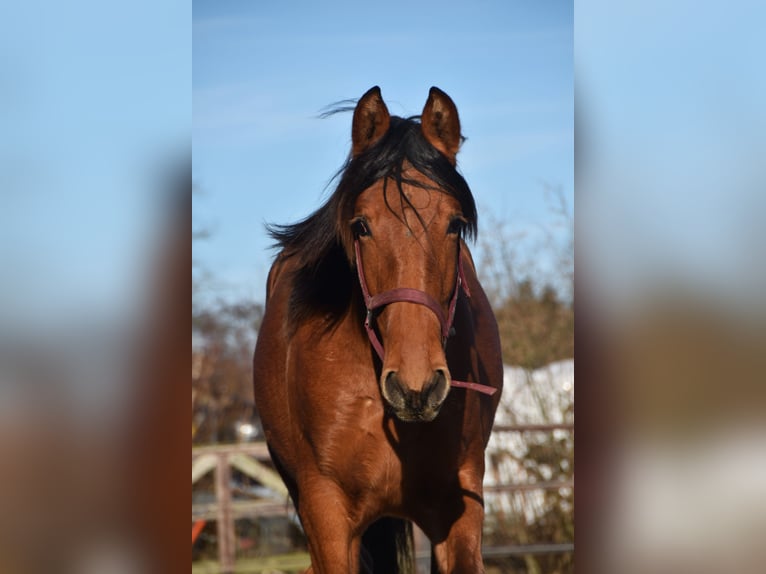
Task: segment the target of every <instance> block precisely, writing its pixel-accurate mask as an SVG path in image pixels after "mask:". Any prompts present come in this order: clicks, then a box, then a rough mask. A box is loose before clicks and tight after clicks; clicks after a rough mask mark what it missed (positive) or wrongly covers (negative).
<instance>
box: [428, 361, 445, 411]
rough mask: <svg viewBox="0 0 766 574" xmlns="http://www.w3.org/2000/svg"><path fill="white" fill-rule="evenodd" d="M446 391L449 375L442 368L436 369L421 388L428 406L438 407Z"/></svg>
mask: <svg viewBox="0 0 766 574" xmlns="http://www.w3.org/2000/svg"><path fill="white" fill-rule="evenodd" d="M448 392H449V377H448V375H447V373H446V372H445V371H444V370H443V369H437V370H436V371H434V374H433V376H432V377H431V380H430V381H429V382H428V384H427V385H426V387H425V388H424V389H423V398H424V399H425V403H426V404H427V405H429V406H430V407H438V406H439V405H441V404H442V402H444V399H445V398H446V397H447V393H448Z"/></svg>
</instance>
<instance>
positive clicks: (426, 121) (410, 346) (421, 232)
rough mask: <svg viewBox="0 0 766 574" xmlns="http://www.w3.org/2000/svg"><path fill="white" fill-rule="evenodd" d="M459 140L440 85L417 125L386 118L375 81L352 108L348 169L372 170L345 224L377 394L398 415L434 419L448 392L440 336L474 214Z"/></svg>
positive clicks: (453, 111)
mask: <svg viewBox="0 0 766 574" xmlns="http://www.w3.org/2000/svg"><path fill="white" fill-rule="evenodd" d="M461 139H462V138H461V135H460V121H459V119H458V114H457V109H456V107H455V104H454V103H453V102H452V100H451V99H450V98H449V96H447V95H446V94H445V93H443V92H442V91H440V90H439V89H438V88H431V91H430V94H429V97H428V101H427V102H426V105H425V107H424V109H423V113H422V115H421V121H420V123H419V124H418V123H414V122H412V121H411V120H402V119H401V118H397V117H391V116H390V115H389V112H388V109H387V107H386V104H385V103H384V102H383V99H382V98H381V95H380V90H379V89H378V88H377V87H375V88H372V89H371V90H369V91H368V92H367V93H366V94H365V95H364V96H363V97H362V98H361V99H360V100H359V102H358V104H357V106H356V109H355V110H354V118H353V125H352V151H351V160H350V163H349V169H353V168H354V165H355V162H358V163H359V164H362V165H365V166H367V167H368V168H370V167H372V168H373V169H372V172H374V173H375V175H374V176H373V177H372V179H374V181H373V182H372V183H371V185H368V186H366V187H365V188H364V189H363V191H361V193H359V195H358V196H357V197H356V201H355V202H354V204H353V213H352V214H351V216H350V217H348V218H347V220H346V221H345V222H342V223H345V226H346V230H347V231H346V233H345V236H346V244H347V250H348V252H349V256H350V258H351V259H352V263H353V264H355V265H356V266H357V270H358V275H359V279H360V284H361V287H362V291H363V295H364V297H365V301H366V305H367V310H368V317H367V320H368V331H369V333H370V338H371V341H372V342H373V346H375V347H376V350H377V351H378V355H379V356H380V358H381V361H382V369H381V372H380V373H381V374H380V381H379V383H380V390H381V394H382V396H383V398H384V400H385V401H386V402H387V403H388V405H389V407H390V408H391V410H392V411H393V413H394V414H395V415H396V416H397V417H398V418H399V419H401V420H404V421H430V420H433V419H434V418H435V417H436V416H437V414H438V413H439V410H440V408H441V406H442V404H443V403H444V400H445V399H446V397H447V395H448V393H449V391H450V385H451V375H450V371H449V368H448V366H447V359H446V356H445V344H446V339H447V336H448V335H449V331H450V328H451V323H452V318H453V316H454V312H455V305H456V302H457V297H458V294H459V291H460V283H461V280H462V267H461V262H460V245H461V241H462V238H463V235H464V233H465V232H466V230H469V231H470V232H472V231H473V229H474V228H475V217H476V215H475V206H474V204H473V200H472V198H471V196H470V191H468V188H467V185H465V182H464V180H463V179H462V177H461V176H459V174H458V173H457V171H456V170H455V163H456V159H455V156H456V154H457V151H458V148H459V146H460V143H461ZM381 156H383V157H381ZM386 156H390V157H386ZM391 160H393V161H391ZM377 165H380V167H381V169H379V170H377V171H378V172H376V170H375V169H374V168H375V166H377ZM360 169H361V168H360ZM377 175H380V177H376V176H377ZM368 179H369V178H368ZM466 192H467V193H466ZM339 223H341V222H339ZM352 243H353V250H352V248H351V245H352Z"/></svg>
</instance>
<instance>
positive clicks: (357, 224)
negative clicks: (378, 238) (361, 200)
mask: <svg viewBox="0 0 766 574" xmlns="http://www.w3.org/2000/svg"><path fill="white" fill-rule="evenodd" d="M351 230H352V231H353V232H354V235H355V236H356V237H367V236H368V235H370V228H369V227H368V226H367V221H365V220H364V219H362V218H358V219H355V220H354V221H352V222H351Z"/></svg>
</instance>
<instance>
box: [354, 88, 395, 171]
mask: <svg viewBox="0 0 766 574" xmlns="http://www.w3.org/2000/svg"><path fill="white" fill-rule="evenodd" d="M390 124H391V116H390V114H389V113H388V108H387V107H386V104H385V102H384V101H383V98H382V97H381V95H380V88H379V87H378V86H374V87H372V88H370V89H369V90H367V92H366V93H365V94H364V95H363V96H362V97H361V98H360V100H359V103H357V104H356V108H355V109H354V120H353V122H352V124H351V155H352V156H353V157H356V156H358V155H359V154H360V153H362V152H363V151H365V150H367V149H369V148H370V147H371V146H372V145H373V144H375V143H376V142H377V141H378V140H379V139H380V138H382V137H383V136H384V135H385V133H386V132H387V131H388V126H389V125H390Z"/></svg>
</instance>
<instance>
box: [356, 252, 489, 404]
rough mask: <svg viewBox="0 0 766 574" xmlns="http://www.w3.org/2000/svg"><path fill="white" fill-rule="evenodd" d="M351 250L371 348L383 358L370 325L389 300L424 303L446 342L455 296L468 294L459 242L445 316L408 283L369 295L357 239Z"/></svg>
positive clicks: (479, 388) (469, 386)
mask: <svg viewBox="0 0 766 574" xmlns="http://www.w3.org/2000/svg"><path fill="white" fill-rule="evenodd" d="M354 251H355V254H356V271H357V274H358V276H359V285H361V287H362V295H363V296H364V305H365V307H366V308H367V315H366V317H365V320H364V328H365V330H366V331H367V336H368V338H369V339H370V344H372V347H373V348H374V349H375V352H376V353H377V354H378V357H380V360H381V361H383V360H384V357H385V349H383V343H381V341H380V339H379V338H378V334H377V333H376V332H375V329H374V327H373V326H372V321H373V318H374V316H375V311H376V310H377V309H380V308H381V307H385V306H386V305H389V304H390V303H400V302H405V303H417V304H418V305H424V306H425V307H428V308H429V309H430V310H431V311H433V312H434V314H435V315H436V318H437V319H438V320H439V325H440V327H441V335H442V345H446V344H447V339H448V338H449V336H450V335H452V334H454V329H453V327H452V323H453V322H454V321H455V310H456V308H457V299H458V296H459V295H460V291H461V290H462V291H463V293H465V295H466V297H469V298H470V297H471V291H470V290H469V289H468V283H467V282H466V280H465V273H464V271H463V258H462V257H461V256H460V244H459V243H458V253H457V278H456V279H455V290H454V292H453V294H452V299H451V300H450V304H449V311H448V314H447V315H446V316H445V314H444V311H443V310H442V307H441V305H439V303H438V302H437V301H436V300H435V299H434V298H433V297H431V296H430V295H429V294H428V293H426V292H425V291H420V290H419V289H413V288H411V287H397V288H395V289H389V290H388V291H384V292H383V293H378V294H377V295H370V290H369V289H368V288H367V281H366V280H365V278H364V269H363V268H362V254H361V251H360V249H359V240H358V239H357V240H355V241H354ZM451 385H452V386H453V387H462V388H466V389H471V390H474V391H477V392H479V393H483V394H485V395H490V396H491V395H493V394H495V392H496V391H497V389H496V388H494V387H490V386H488V385H482V384H479V383H471V382H467V381H456V380H452V382H451Z"/></svg>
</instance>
